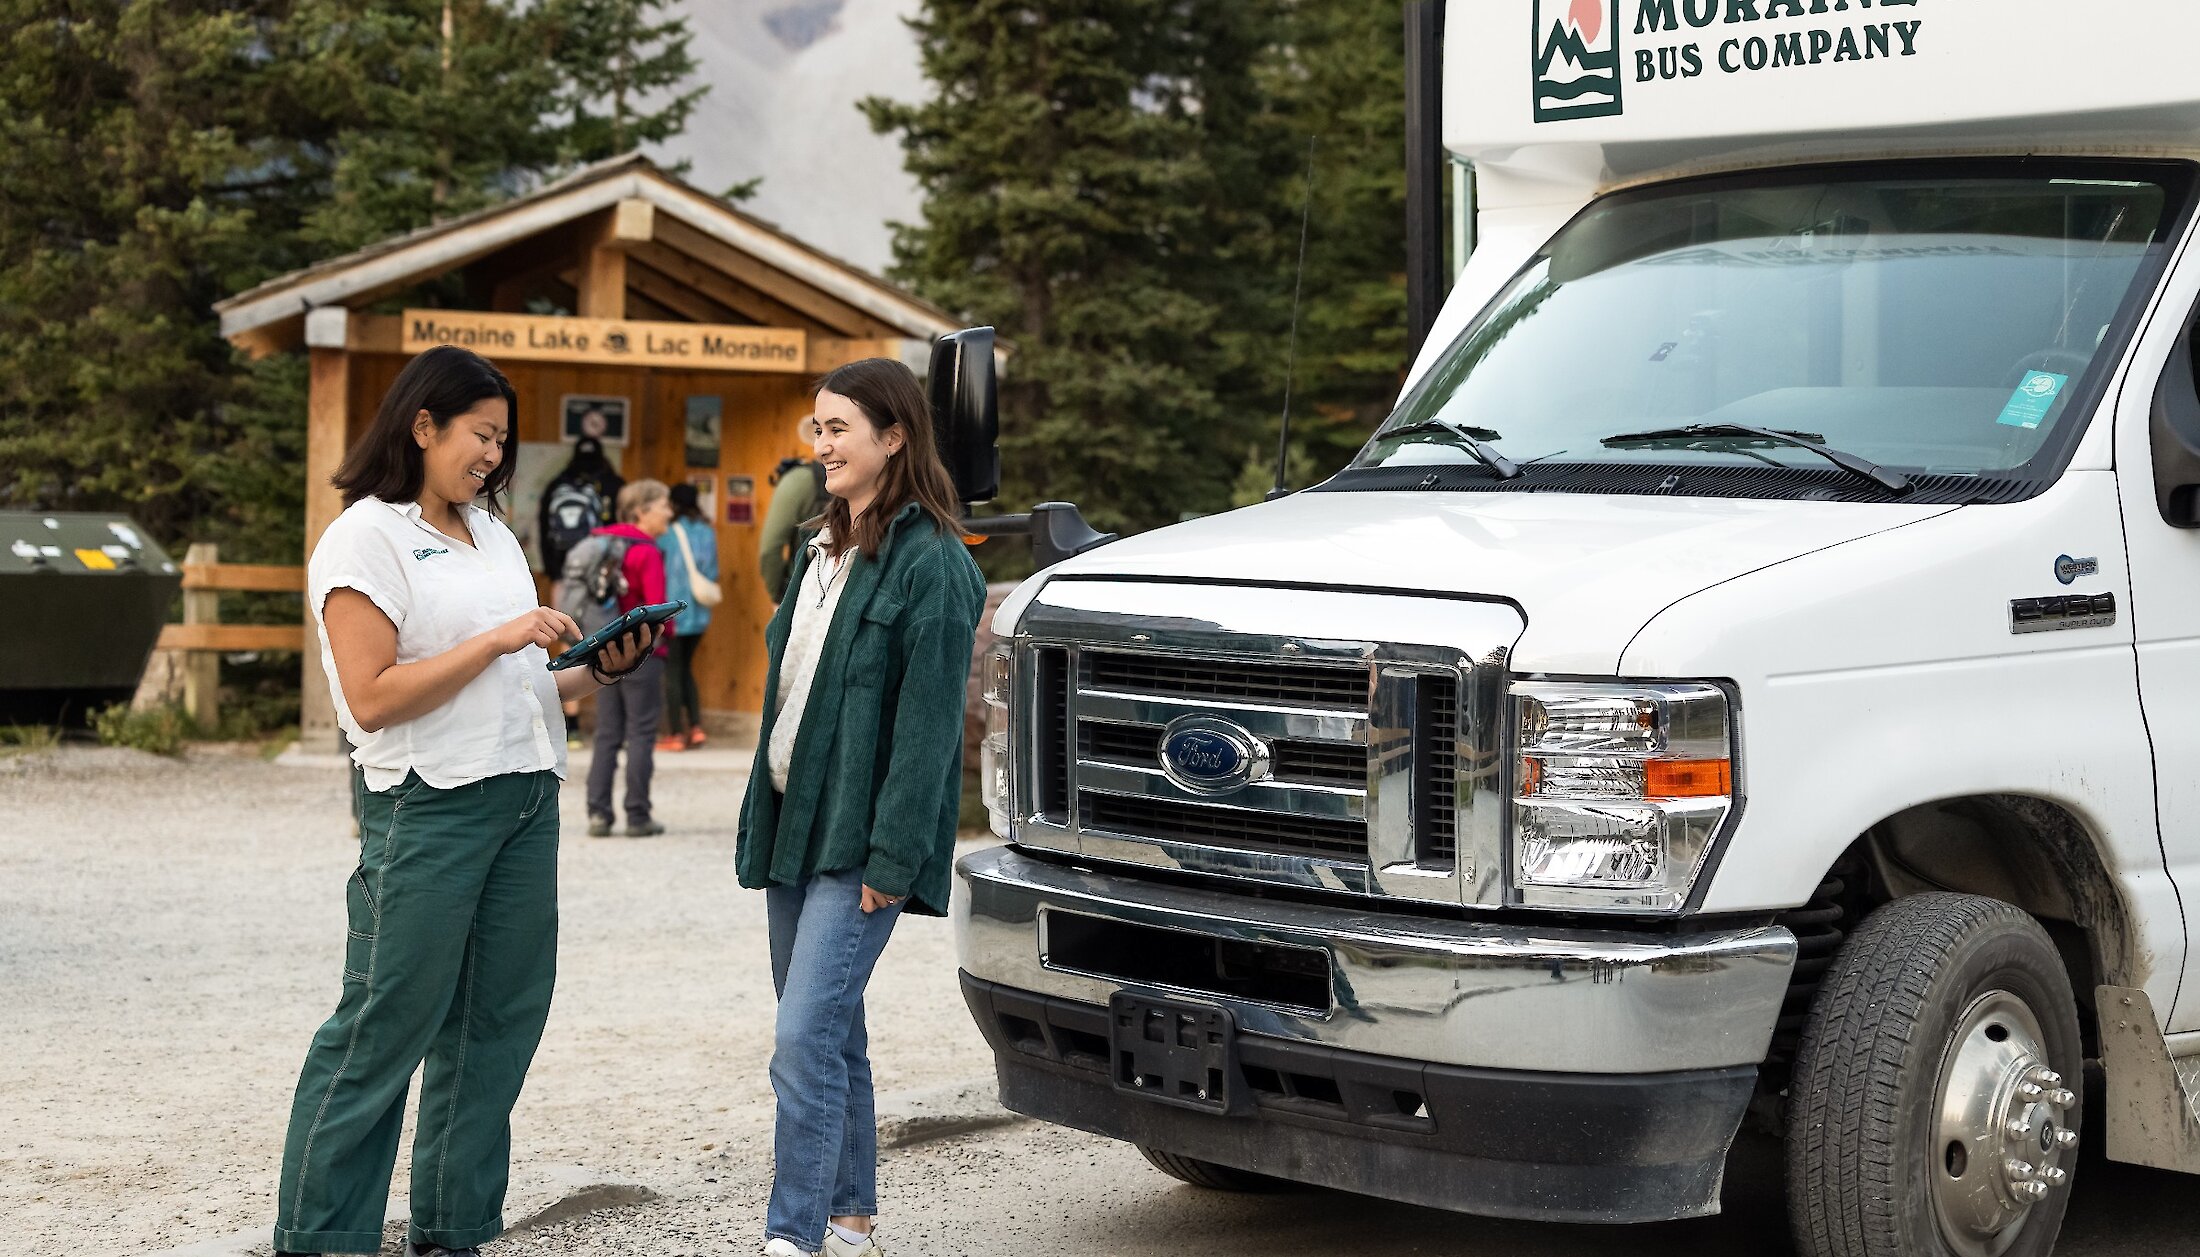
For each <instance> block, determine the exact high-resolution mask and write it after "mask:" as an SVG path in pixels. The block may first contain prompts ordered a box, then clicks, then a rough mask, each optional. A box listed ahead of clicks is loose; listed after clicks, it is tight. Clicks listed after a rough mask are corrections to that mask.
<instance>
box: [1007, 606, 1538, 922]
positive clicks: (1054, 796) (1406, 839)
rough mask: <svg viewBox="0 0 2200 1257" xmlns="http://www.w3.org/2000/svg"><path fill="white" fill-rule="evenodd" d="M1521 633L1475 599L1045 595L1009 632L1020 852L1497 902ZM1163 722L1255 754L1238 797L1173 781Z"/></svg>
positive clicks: (1191, 781)
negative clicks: (1503, 749)
mask: <svg viewBox="0 0 2200 1257" xmlns="http://www.w3.org/2000/svg"><path fill="white" fill-rule="evenodd" d="M1523 627H1524V622H1523V620H1522V618H1521V616H1520V613H1519V612H1518V610H1517V609H1515V608H1512V607H1510V606H1506V605H1501V604H1496V603H1491V602H1486V601H1474V600H1447V601H1439V600H1435V599H1428V598H1421V597H1415V596H1411V595H1402V594H1375V593H1364V592H1352V593H1345V592H1336V591H1323V590H1285V589H1276V588H1265V587H1245V586H1229V587H1212V586H1195V585H1190V584H1170V583H1149V582H1140V581H1136V580H1122V581H1117V580H1109V579H1091V580H1080V579H1075V578H1069V579H1060V580H1056V581H1054V582H1052V583H1050V584H1048V585H1047V586H1046V587H1045V588H1043V589H1042V590H1041V591H1040V592H1039V593H1038V595H1037V596H1036V597H1035V598H1034V599H1033V601H1032V602H1031V604H1030V606H1029V607H1028V608H1027V609H1026V610H1025V611H1024V613H1023V614H1022V615H1021V617H1020V620H1019V623H1018V626H1017V634H1018V638H1019V641H1020V648H1019V655H1018V657H1019V663H1018V666H1017V679H1016V695H1017V697H1016V699H1015V702H1014V707H1013V712H1012V717H1011V727H1012V728H1013V729H1016V730H1017V731H1018V733H1019V736H1018V741H1017V747H1016V750H1015V754H1014V758H1013V761H1012V763H1013V769H1012V783H1011V784H1012V787H1013V790H1014V792H1015V798H1016V812H1017V817H1018V819H1017V820H1016V821H1015V822H1014V824H1015V829H1014V831H1013V837H1014V839H1015V841H1016V842H1018V843H1019V844H1020V845H1023V846H1026V847H1030V848H1035V849H1041V850H1052V851H1059V852H1063V853H1065V854H1069V855H1072V856H1076V857H1079V858H1082V859H1086V860H1091V861H1094V862H1098V863H1116V864H1123V865H1130V866H1148V867H1160V868H1174V869H1180V870H1184V871H1187V872H1194V873H1202V874H1209V875H1215V876H1221V877H1232V878H1238V879H1244V880H1251V881H1259V882H1270V883H1277V884H1283V885H1291V886H1298V887H1304V888H1312V889H1325V890H1332V891H1344V892H1349V893H1354V894H1362V895H1377V896H1391V897H1403V898H1412V899H1421V900H1429V901H1435V902H1452V903H1459V902H1467V903H1483V904H1490V903H1496V902H1498V901H1499V896H1500V895H1501V894H1502V886H1501V882H1500V880H1499V877H1500V874H1501V872H1502V868H1503V865H1502V860H1501V858H1500V854H1499V842H1500V840H1501V837H1502V825H1503V817H1504V807H1505V804H1506V802H1507V801H1506V800H1505V799H1503V798H1501V797H1499V796H1500V792H1499V791H1498V790H1497V789H1496V783H1497V781H1498V774H1497V773H1496V771H1495V768H1494V765H1495V764H1496V763H1497V759H1496V752H1495V749H1494V748H1495V747H1496V745H1497V742H1496V739H1497V738H1498V736H1499V735H1500V734H1501V732H1502V728H1503V724H1502V720H1501V714H1502V713H1501V705H1500V702H1501V698H1502V695H1503V694H1504V675H1505V655H1506V652H1507V650H1508V649H1509V647H1510V645H1511V644H1512V642H1513V641H1515V640H1516V639H1517V636H1518V634H1519V632H1520V631H1521V629H1522V628H1523ZM1375 633H1393V634H1395V636H1394V637H1387V638H1386V637H1377V636H1374V634H1375ZM1300 634H1304V635H1303V636H1301V635H1300ZM1172 725H1180V726H1181V727H1185V728H1190V729H1195V730H1196V729H1204V730H1208V731H1210V732H1218V733H1219V734H1220V736H1223V737H1225V738H1227V739H1234V740H1238V741H1240V742H1244V741H1246V740H1248V739H1249V740H1250V741H1251V742H1253V743H1257V744H1258V745H1257V746H1255V747H1253V748H1252V749H1253V751H1254V755H1253V764H1252V766H1251V769H1252V771H1251V779H1247V778H1245V777H1242V776H1241V777H1238V778H1235V779H1227V780H1225V781H1221V782H1207V781H1202V780H1200V779H1197V778H1195V777H1190V776H1187V775H1186V774H1185V773H1184V772H1183V771H1182V770H1180V769H1178V768H1177V767H1175V766H1173V765H1172V766H1171V768H1170V769H1167V770H1165V769H1164V767H1163V764H1162V757H1161V752H1162V740H1163V734H1164V732H1165V731H1166V730H1167V729H1169V728H1170V727H1171V726H1172ZM1263 750H1265V752H1266V768H1265V771H1263V770H1262V768H1261V758H1262V757H1261V752H1262V751H1263ZM1233 781H1234V783H1235V784H1232V782H1233Z"/></svg>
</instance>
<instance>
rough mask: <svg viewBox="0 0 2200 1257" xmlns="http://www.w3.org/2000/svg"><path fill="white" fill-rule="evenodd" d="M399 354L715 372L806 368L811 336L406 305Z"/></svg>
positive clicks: (788, 330)
mask: <svg viewBox="0 0 2200 1257" xmlns="http://www.w3.org/2000/svg"><path fill="white" fill-rule="evenodd" d="M401 317H402V318H403V321H404V336H403V345H402V348H403V351H404V352H405V353H408V354H415V353H419V352H420V351H421V350H424V349H432V348H434V347H435V346H437V345H458V346H461V347H463V348H466V349H471V350H473V351H474V352H476V353H478V354H480V355H482V356H483V357H485V358H489V359H491V360H492V361H493V360H495V359H498V358H527V359H535V360H539V361H549V362H593V363H606V364H610V365H614V366H637V367H687V368H697V367H700V368H703V369H706V370H713V369H715V370H720V371H780V372H790V373H797V374H799V373H801V372H803V371H806V370H808V369H809V362H808V359H809V355H808V348H809V341H808V337H807V336H805V335H804V334H803V333H802V332H801V331H800V330H799V329H796V328H785V327H739V326H732V325H727V324H716V323H648V322H642V321H639V320H635V319H580V318H559V317H543V316H538V315H531V314H485V313H481V312H478V311H473V310H407V311H405V312H404V314H403V315H402V316H401Z"/></svg>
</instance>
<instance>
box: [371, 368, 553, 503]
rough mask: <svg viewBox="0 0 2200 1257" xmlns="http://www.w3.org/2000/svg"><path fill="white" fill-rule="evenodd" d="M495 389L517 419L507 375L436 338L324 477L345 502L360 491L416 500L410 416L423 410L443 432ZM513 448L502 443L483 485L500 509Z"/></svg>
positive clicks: (417, 464) (418, 476)
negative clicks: (501, 453) (333, 471)
mask: <svg viewBox="0 0 2200 1257" xmlns="http://www.w3.org/2000/svg"><path fill="white" fill-rule="evenodd" d="M492 397H501V398H503V399H504V404H505V405H506V406H507V407H509V408H510V413H509V415H508V420H509V422H510V423H511V424H512V425H514V426H515V427H516V426H517V425H518V424H519V394H518V393H516V392H514V391H513V390H512V382H511V381H510V380H507V379H505V378H504V373H503V372H502V371H499V370H497V369H496V366H495V364H493V363H491V362H490V361H489V360H488V359H487V358H484V357H482V356H481V355H480V354H477V353H475V352H474V351H473V350H471V349H461V348H459V347H458V346H456V345H437V346H436V347H435V348H433V349H430V350H428V351H426V352H424V353H422V354H420V355H419V356H418V357H416V358H414V359H413V360H412V361H411V362H408V363H406V364H405V369H404V370H402V371H400V372H398V373H397V379H396V381H395V382H393V383H392V384H391V385H390V391H389V392H387V393H384V394H383V395H382V405H381V408H380V409H378V410H376V411H375V412H374V422H372V423H370V424H368V425H367V432H366V435H365V436H362V437H360V438H359V443H358V444H357V445H354V446H352V447H351V451H350V452H349V453H347V454H345V455H344V465H343V466H341V467H339V468H337V469H336V474H335V475H333V476H331V477H329V483H331V484H333V485H335V486H336V487H337V488H339V489H341V490H343V492H344V505H345V506H350V505H352V504H353V503H355V502H357V501H359V500H360V499H361V498H380V499H382V500H383V501H385V502H411V501H414V500H416V499H417V498H419V496H420V485H421V482H422V480H423V479H424V478H425V476H426V473H425V471H424V470H423V467H422V463H421V458H420V444H419V442H417V441H415V440H413V420H414V419H415V418H416V417H417V416H418V415H419V414H420V412H421V411H423V410H425V411H427V412H428V417H429V418H430V419H432V420H433V421H434V422H435V426H436V430H437V431H439V432H440V431H441V430H443V429H444V428H446V427H448V426H450V422H451V420H453V419H455V418H457V417H458V416H460V415H462V414H465V413H466V412H467V411H469V410H471V409H473V407H474V405H475V404H476V403H478V402H483V401H487V400H488V399H489V398H492ZM512 453H513V450H512V447H511V445H510V444H509V443H507V444H506V445H505V447H504V457H503V458H502V459H500V460H498V462H497V469H496V470H495V471H492V472H490V473H489V481H488V484H486V485H485V486H483V490H482V491H483V493H485V494H486V495H487V496H488V499H489V508H490V509H491V510H494V511H498V512H499V513H501V512H502V506H501V504H500V503H499V501H498V498H497V495H498V494H501V493H503V492H504V490H505V489H506V487H508V486H509V485H510V484H511V483H512V468H513V458H512Z"/></svg>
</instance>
